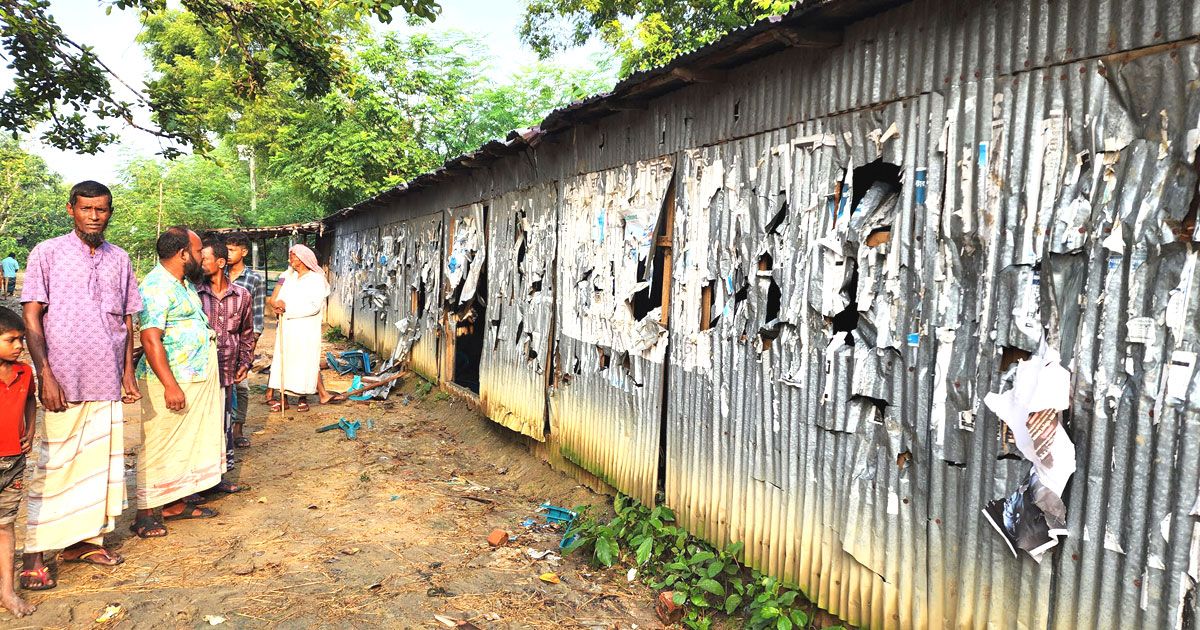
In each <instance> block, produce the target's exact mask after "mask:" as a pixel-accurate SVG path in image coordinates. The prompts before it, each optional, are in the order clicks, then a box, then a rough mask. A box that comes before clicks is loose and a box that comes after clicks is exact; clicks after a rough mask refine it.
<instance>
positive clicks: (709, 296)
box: [700, 280, 721, 330]
mask: <svg viewBox="0 0 1200 630" xmlns="http://www.w3.org/2000/svg"><path fill="white" fill-rule="evenodd" d="M716 284H717V281H716V280H709V281H708V283H707V284H705V285H704V286H703V287H700V330H708V329H710V328H712V325H713V321H714V320H715V319H716V318H717V317H720V316H721V315H720V314H719V313H718V314H717V315H716V317H714V316H713V294H714V291H715V289H716Z"/></svg>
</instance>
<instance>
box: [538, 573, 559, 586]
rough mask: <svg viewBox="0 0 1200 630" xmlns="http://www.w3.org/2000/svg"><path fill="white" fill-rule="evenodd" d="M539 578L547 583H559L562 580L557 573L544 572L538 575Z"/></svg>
mask: <svg viewBox="0 0 1200 630" xmlns="http://www.w3.org/2000/svg"><path fill="white" fill-rule="evenodd" d="M538 579H539V580H541V581H543V582H545V583H547V584H558V583H559V582H561V580H559V579H558V574H557V573H543V574H541V575H539V576H538Z"/></svg>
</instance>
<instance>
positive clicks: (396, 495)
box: [391, 494, 400, 501]
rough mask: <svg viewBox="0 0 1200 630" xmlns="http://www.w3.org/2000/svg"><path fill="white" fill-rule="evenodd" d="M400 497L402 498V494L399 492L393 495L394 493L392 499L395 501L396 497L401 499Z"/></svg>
mask: <svg viewBox="0 0 1200 630" xmlns="http://www.w3.org/2000/svg"><path fill="white" fill-rule="evenodd" d="M399 498H400V495H398V494H393V495H392V498H391V500H392V501H395V500H396V499H399Z"/></svg>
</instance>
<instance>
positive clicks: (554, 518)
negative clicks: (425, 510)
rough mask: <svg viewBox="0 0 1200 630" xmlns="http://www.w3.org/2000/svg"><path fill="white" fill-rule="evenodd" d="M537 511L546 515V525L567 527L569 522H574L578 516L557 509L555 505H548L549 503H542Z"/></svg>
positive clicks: (563, 509) (566, 510) (568, 511)
mask: <svg viewBox="0 0 1200 630" xmlns="http://www.w3.org/2000/svg"><path fill="white" fill-rule="evenodd" d="M538 511H539V512H545V513H546V522H547V523H566V524H568V525H569V524H570V523H571V521H574V520H575V518H576V517H577V516H579V515H578V514H576V513H575V512H572V511H571V510H568V509H566V508H561V507H558V506H557V505H550V504H549V503H543V504H542V505H541V506H540V507H538Z"/></svg>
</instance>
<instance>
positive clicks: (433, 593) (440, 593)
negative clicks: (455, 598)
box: [425, 586, 453, 597]
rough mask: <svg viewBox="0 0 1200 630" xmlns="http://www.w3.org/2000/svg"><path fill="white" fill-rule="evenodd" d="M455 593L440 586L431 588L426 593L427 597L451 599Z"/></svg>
mask: <svg viewBox="0 0 1200 630" xmlns="http://www.w3.org/2000/svg"><path fill="white" fill-rule="evenodd" d="M452 595H453V593H451V592H450V591H447V590H446V589H444V588H442V587H440V586H431V587H429V589H427V590H426V591H425V596H426V597H450V596H452Z"/></svg>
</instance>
